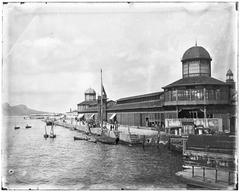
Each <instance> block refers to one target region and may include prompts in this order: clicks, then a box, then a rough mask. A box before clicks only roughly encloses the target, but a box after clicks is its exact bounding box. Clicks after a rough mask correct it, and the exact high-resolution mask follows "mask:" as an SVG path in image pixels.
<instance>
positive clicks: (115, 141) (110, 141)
mask: <svg viewBox="0 0 240 192" xmlns="http://www.w3.org/2000/svg"><path fill="white" fill-rule="evenodd" d="M96 140H97V142H100V143H104V144H109V145H116V144H118V142H119V138H112V137H108V136H105V135H102V136H100V137H97V138H96Z"/></svg>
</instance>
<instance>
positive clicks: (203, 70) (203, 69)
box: [200, 61, 210, 74]
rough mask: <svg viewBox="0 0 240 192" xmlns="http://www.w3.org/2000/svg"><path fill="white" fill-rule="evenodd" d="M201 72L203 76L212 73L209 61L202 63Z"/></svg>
mask: <svg viewBox="0 0 240 192" xmlns="http://www.w3.org/2000/svg"><path fill="white" fill-rule="evenodd" d="M200 72H201V73H203V74H209V73H210V69H209V63H207V61H201V66H200Z"/></svg>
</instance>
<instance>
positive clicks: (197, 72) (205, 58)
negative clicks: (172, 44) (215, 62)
mask: <svg viewBox="0 0 240 192" xmlns="http://www.w3.org/2000/svg"><path fill="white" fill-rule="evenodd" d="M211 60H212V58H211V57H210V55H209V53H208V52H207V50H206V49H204V48H203V47H201V46H197V45H195V46H194V47H191V48H189V49H188V50H187V51H186V52H185V53H184V54H183V57H182V60H181V61H182V75H183V78H187V77H195V76H207V77H211Z"/></svg>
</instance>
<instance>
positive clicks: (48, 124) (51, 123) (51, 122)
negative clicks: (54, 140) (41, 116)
mask: <svg viewBox="0 0 240 192" xmlns="http://www.w3.org/2000/svg"><path fill="white" fill-rule="evenodd" d="M46 125H47V126H51V125H54V123H53V121H49V120H47V121H46Z"/></svg>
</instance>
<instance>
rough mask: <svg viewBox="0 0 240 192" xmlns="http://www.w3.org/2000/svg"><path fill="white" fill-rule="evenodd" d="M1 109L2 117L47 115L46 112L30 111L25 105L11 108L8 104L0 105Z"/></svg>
mask: <svg viewBox="0 0 240 192" xmlns="http://www.w3.org/2000/svg"><path fill="white" fill-rule="evenodd" d="M2 108H3V115H7V116H24V115H31V114H40V113H47V112H43V111H38V110H35V109H30V108H28V107H27V106H26V105H15V106H11V105H9V104H8V103H4V104H3V105H2Z"/></svg>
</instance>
